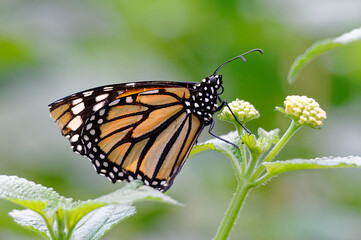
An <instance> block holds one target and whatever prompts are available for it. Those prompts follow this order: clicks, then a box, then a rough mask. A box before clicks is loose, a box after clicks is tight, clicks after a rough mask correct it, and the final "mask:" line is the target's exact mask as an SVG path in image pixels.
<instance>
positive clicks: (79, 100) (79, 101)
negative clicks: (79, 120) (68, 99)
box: [72, 98, 83, 105]
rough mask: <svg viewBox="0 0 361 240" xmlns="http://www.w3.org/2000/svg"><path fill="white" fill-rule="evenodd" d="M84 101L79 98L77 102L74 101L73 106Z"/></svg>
mask: <svg viewBox="0 0 361 240" xmlns="http://www.w3.org/2000/svg"><path fill="white" fill-rule="evenodd" d="M82 101H83V99H82V98H78V99H75V100H73V102H72V103H73V105H77V104H78V103H81V102H82Z"/></svg>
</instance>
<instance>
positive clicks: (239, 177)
mask: <svg viewBox="0 0 361 240" xmlns="http://www.w3.org/2000/svg"><path fill="white" fill-rule="evenodd" d="M226 154H227V156H228V157H229V158H230V159H231V163H232V167H233V169H234V173H235V174H236V178H237V181H238V184H239V183H240V182H241V181H242V180H243V179H242V178H243V176H242V175H241V166H240V165H239V161H238V159H237V158H236V157H235V156H234V155H233V154H232V153H229V152H228V151H227V152H226Z"/></svg>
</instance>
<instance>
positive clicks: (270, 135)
mask: <svg viewBox="0 0 361 240" xmlns="http://www.w3.org/2000/svg"><path fill="white" fill-rule="evenodd" d="M278 132H279V130H278V129H274V130H271V131H269V132H267V131H265V130H264V129H262V128H258V138H257V139H256V137H255V136H254V135H253V134H251V135H249V134H245V135H243V137H242V141H243V142H244V143H245V144H246V145H247V147H248V149H249V150H250V151H251V152H252V153H255V154H262V153H264V152H266V151H267V150H268V149H269V147H270V146H271V145H272V144H273V143H277V142H278V140H279V139H278Z"/></svg>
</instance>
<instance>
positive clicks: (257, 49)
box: [213, 48, 263, 75]
mask: <svg viewBox="0 0 361 240" xmlns="http://www.w3.org/2000/svg"><path fill="white" fill-rule="evenodd" d="M256 51H257V52H260V53H263V51H262V49H260V48H255V49H252V50H250V51H248V52H245V53H243V54H241V55H239V56H237V57H234V58H232V59H230V60H228V61H227V62H225V63H223V64H222V65H221V66H219V67H218V68H217V69H216V71H214V73H213V75H216V74H217V72H218V70H219V69H221V68H222V67H223V66H224V65H226V64H227V63H229V62H232V61H233V60H236V59H238V58H240V59H242V61H243V62H245V61H246V59H245V57H244V55H247V54H248V53H251V52H256Z"/></svg>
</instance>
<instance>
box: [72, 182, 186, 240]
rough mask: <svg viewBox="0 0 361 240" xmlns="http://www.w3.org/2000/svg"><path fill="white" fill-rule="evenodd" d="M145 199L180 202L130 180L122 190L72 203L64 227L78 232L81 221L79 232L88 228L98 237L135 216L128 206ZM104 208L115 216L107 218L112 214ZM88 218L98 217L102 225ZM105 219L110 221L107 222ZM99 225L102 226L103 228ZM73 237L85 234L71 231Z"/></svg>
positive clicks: (131, 208)
mask: <svg viewBox="0 0 361 240" xmlns="http://www.w3.org/2000/svg"><path fill="white" fill-rule="evenodd" d="M148 200H151V201H160V202H165V203H171V204H175V205H181V204H180V203H179V202H177V201H176V200H174V199H172V198H171V197H169V196H167V195H165V194H164V193H161V192H159V191H157V190H155V189H154V188H151V187H149V186H145V185H143V183H142V182H140V181H133V182H130V183H128V184H126V185H125V186H124V187H123V188H120V189H118V190H116V191H114V192H112V193H110V194H107V195H104V196H102V197H99V198H96V199H93V200H87V201H77V202H74V203H73V206H72V207H71V208H70V209H69V210H68V211H67V227H68V229H69V230H70V231H80V230H77V229H78V228H79V224H80V222H82V224H81V226H82V228H81V229H83V230H84V229H88V230H89V229H90V230H91V231H90V230H89V232H93V231H95V230H97V231H96V232H94V236H99V237H100V236H102V235H103V234H104V233H105V232H106V231H108V230H109V228H111V227H112V226H113V225H114V224H116V223H117V222H119V221H120V220H122V219H123V218H124V217H127V216H130V215H132V214H134V213H135V208H134V207H132V206H130V204H133V203H134V202H138V201H148ZM105 205H109V206H113V208H114V211H115V213H116V214H118V215H114V216H109V214H111V211H110V213H109V214H108V211H105V210H107V209H108V208H105V207H106V206H105ZM133 208H134V209H133ZM103 210H104V213H103ZM99 211H100V212H99ZM115 213H114V214H115ZM102 214H104V215H102ZM91 216H93V217H96V219H97V218H99V219H102V221H103V222H102V221H101V220H99V221H98V220H96V219H95V220H94V219H93V218H92V217H91ZM84 219H88V220H84ZM105 220H107V221H109V222H106V221H105ZM88 221H89V222H88ZM94 224H96V225H97V226H96V227H95V226H92V225H94ZM102 224H105V225H104V226H103V225H102ZM73 229H74V230H73ZM83 230H82V231H83ZM98 231H99V232H98ZM73 234H74V236H75V235H76V234H78V235H79V236H80V235H84V234H85V233H79V232H78V233H75V232H73ZM90 235H91V234H90ZM90 235H86V236H90ZM92 236H93V235H92ZM75 239H78V238H75ZM79 239H88V237H86V238H79ZM89 239H97V238H89Z"/></svg>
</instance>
